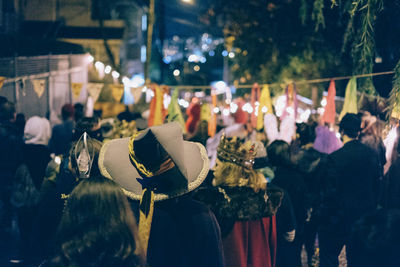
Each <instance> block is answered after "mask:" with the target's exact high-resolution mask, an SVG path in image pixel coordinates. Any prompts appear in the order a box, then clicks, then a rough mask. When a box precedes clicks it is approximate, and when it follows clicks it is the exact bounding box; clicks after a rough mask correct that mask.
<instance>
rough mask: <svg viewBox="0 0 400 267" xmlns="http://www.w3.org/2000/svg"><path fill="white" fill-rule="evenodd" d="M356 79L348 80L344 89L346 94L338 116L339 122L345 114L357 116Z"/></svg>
mask: <svg viewBox="0 0 400 267" xmlns="http://www.w3.org/2000/svg"><path fill="white" fill-rule="evenodd" d="M357 112H358V111H357V79H356V77H353V78H351V79H350V81H349V83H348V84H347V87H346V93H345V97H344V104H343V109H342V112H341V113H340V116H339V121H340V120H341V119H342V118H343V117H344V115H346V113H355V114H357Z"/></svg>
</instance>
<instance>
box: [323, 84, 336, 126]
mask: <svg viewBox="0 0 400 267" xmlns="http://www.w3.org/2000/svg"><path fill="white" fill-rule="evenodd" d="M335 97H336V87H335V81H334V80H331V82H330V84H329V88H328V96H327V97H326V106H325V111H324V115H322V118H321V122H322V123H331V124H334V123H335V116H336V105H335Z"/></svg>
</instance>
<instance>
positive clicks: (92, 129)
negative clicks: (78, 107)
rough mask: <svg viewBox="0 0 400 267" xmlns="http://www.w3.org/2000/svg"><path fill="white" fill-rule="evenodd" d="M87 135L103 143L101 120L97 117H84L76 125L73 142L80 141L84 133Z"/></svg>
mask: <svg viewBox="0 0 400 267" xmlns="http://www.w3.org/2000/svg"><path fill="white" fill-rule="evenodd" d="M85 132H86V133H87V134H88V135H89V136H90V137H91V138H94V139H96V140H98V141H100V142H103V132H102V130H101V125H100V119H99V118H97V117H83V118H81V119H80V120H79V121H78V122H77V123H76V125H75V130H74V135H73V137H72V140H73V141H78V140H79V138H80V137H81V136H82V134H83V133H85Z"/></svg>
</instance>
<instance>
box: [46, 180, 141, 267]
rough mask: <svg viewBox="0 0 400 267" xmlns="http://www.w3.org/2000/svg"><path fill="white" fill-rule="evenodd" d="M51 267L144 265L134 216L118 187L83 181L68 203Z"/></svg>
mask: <svg viewBox="0 0 400 267" xmlns="http://www.w3.org/2000/svg"><path fill="white" fill-rule="evenodd" d="M57 241H58V242H57V244H58V254H57V256H56V257H55V258H54V259H53V260H52V262H53V264H51V265H52V266H143V265H144V264H143V263H144V259H143V251H142V248H141V246H140V243H139V239H138V234H137V227H136V221H135V218H134V215H133V213H132V210H131V208H130V206H129V203H128V200H127V199H126V197H125V195H124V193H123V192H122V190H121V189H120V187H119V186H118V185H117V184H115V183H114V182H113V181H111V180H108V179H106V178H103V177H92V178H90V179H87V180H83V181H82V182H80V183H79V185H78V186H77V187H76V188H75V189H74V190H73V191H72V193H71V195H70V197H69V198H68V200H67V204H66V206H65V210H64V214H63V217H62V219H61V223H60V226H59V229H58V234H57Z"/></svg>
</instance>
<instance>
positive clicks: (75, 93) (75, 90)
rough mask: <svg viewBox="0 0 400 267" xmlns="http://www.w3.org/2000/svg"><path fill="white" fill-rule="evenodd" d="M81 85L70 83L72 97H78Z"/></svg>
mask: <svg viewBox="0 0 400 267" xmlns="http://www.w3.org/2000/svg"><path fill="white" fill-rule="evenodd" d="M82 87H83V84H82V83H71V90H72V95H73V96H74V98H78V97H79V96H80V95H81V91H82Z"/></svg>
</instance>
